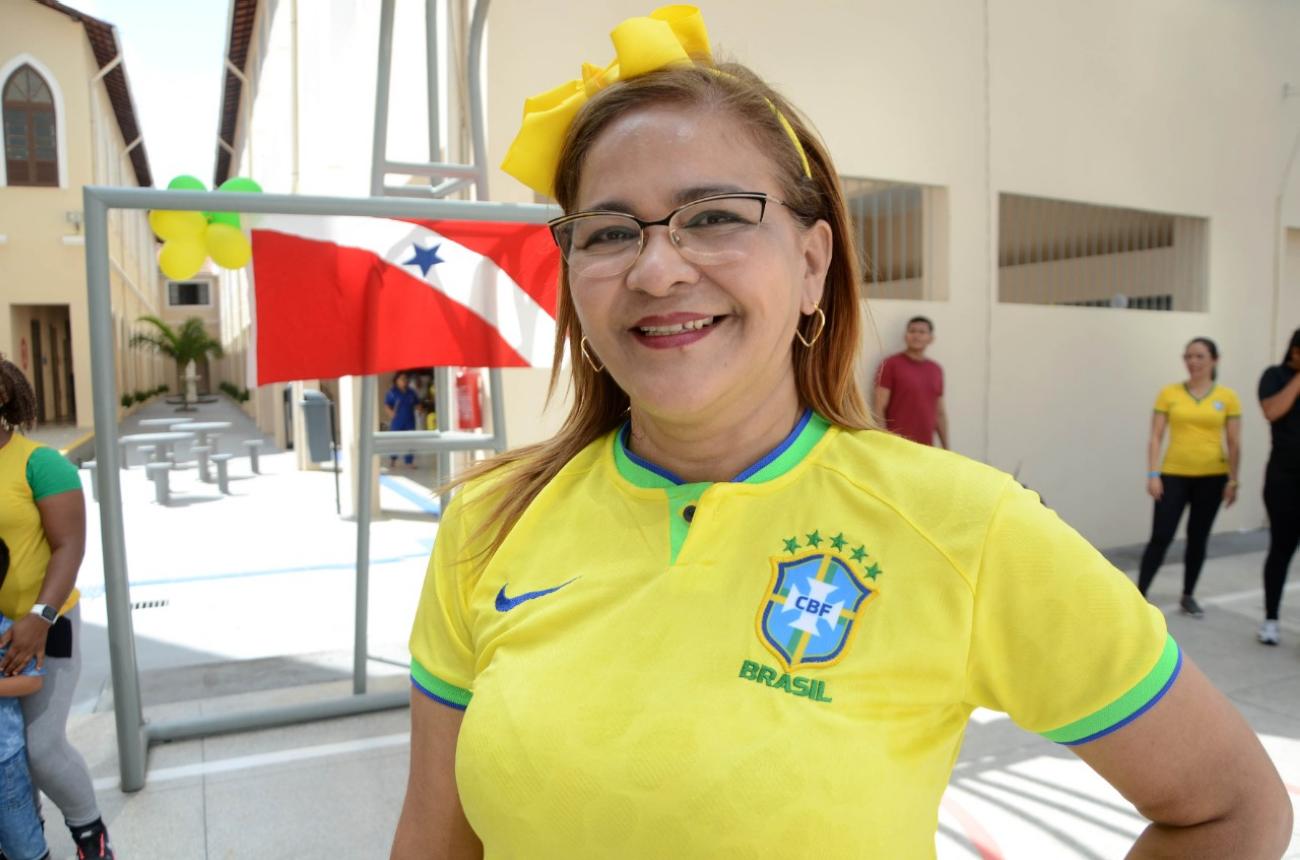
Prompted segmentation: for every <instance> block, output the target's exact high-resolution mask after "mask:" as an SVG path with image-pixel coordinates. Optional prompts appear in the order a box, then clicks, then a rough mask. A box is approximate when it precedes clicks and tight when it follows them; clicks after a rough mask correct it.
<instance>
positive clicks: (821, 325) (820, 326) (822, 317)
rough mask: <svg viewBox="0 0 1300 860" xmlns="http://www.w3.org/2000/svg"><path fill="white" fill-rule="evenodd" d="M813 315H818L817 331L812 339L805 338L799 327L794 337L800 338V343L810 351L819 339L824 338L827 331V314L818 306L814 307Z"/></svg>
mask: <svg viewBox="0 0 1300 860" xmlns="http://www.w3.org/2000/svg"><path fill="white" fill-rule="evenodd" d="M813 313H815V314H817V330H816V331H815V332H813V336H812V337H811V338H806V337H804V336H803V332H801V331H799V329H798V328H797V327H796V328H795V330H794V336H795V337H797V338H799V342H800V343H801V344H803V345H804V346H806V347H808V348H809V349H811V348H812V345H813V344H814V343H816V342H817V338H819V337H821V336H822V332H823V331H825V330H826V314H825V313H824V312H823V311H822V309H821V308H819V307H817V306H816V305H813Z"/></svg>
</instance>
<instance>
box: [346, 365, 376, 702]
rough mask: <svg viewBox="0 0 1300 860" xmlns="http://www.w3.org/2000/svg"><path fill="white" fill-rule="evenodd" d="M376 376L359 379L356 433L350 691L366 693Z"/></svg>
mask: <svg viewBox="0 0 1300 860" xmlns="http://www.w3.org/2000/svg"><path fill="white" fill-rule="evenodd" d="M377 396H378V393H377V391H376V386H375V377H373V376H366V377H363V378H362V380H361V417H360V418H359V421H360V423H361V426H360V428H359V430H358V433H357V440H358V444H357V448H358V454H357V460H358V462H357V465H356V472H357V480H358V481H359V482H360V485H359V486H358V487H357V596H356V610H357V612H356V622H355V625H354V627H353V630H354V631H355V634H354V637H353V642H352V646H353V651H352V692H353V693H355V694H356V695H358V696H359V695H361V694H362V693H364V692H365V691H366V652H367V651H369V650H370V649H369V647H368V644H367V629H366V628H367V626H368V625H367V622H368V621H369V615H368V613H369V610H370V506H371V505H372V504H373V503H374V494H373V493H372V492H371V486H370V485H371V479H372V478H373V477H374V472H373V470H374V467H375V398H376V397H377Z"/></svg>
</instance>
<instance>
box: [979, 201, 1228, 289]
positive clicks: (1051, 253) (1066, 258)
mask: <svg viewBox="0 0 1300 860" xmlns="http://www.w3.org/2000/svg"><path fill="white" fill-rule="evenodd" d="M1207 234H1208V222H1207V221H1206V219H1204V218H1190V217H1187V216H1183V215H1171V214H1166V213H1161V212H1146V211H1142V210H1138V209H1123V208H1120V207H1116V206H1098V205H1094V204H1088V203H1072V202H1068V201H1064V200H1049V199H1046V198H1041V197H1026V196H1023V195H1019V194H1002V195H1000V196H999V199H998V300H999V301H1002V302H1011V303H1019V304H1036V305H1070V306H1074V307H1094V308H1121V309H1128V310H1151V311H1204V310H1206V309H1207V307H1206V306H1207V300H1206V295H1207V261H1206V245H1207Z"/></svg>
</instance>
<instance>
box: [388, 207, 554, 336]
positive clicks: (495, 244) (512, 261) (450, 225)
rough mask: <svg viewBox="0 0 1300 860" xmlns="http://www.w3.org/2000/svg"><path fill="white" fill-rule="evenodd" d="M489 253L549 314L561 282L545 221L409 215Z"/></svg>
mask: <svg viewBox="0 0 1300 860" xmlns="http://www.w3.org/2000/svg"><path fill="white" fill-rule="evenodd" d="M408 220H410V222H411V223H412V224H419V225H420V226H421V227H426V228H428V229H430V230H432V231H434V232H435V233H439V234H441V235H443V236H446V237H447V238H448V239H450V240H451V241H453V242H456V243H458V244H460V245H464V246H465V247H466V248H469V249H470V250H471V251H474V252H476V253H479V254H482V255H483V256H484V257H489V258H490V259H491V260H492V261H493V262H495V263H496V264H497V265H498V266H500V267H501V270H502V271H503V272H505V273H506V274H507V275H509V276H510V277H511V278H512V279H513V280H514V282H515V283H516V284H518V285H519V287H520V289H522V290H523V291H524V292H526V293H528V295H530V296H532V299H533V301H535V302H537V304H539V305H541V307H542V308H543V309H544V310H545V311H546V312H547V313H548V314H550V315H551V316H552V317H554V316H555V304H556V297H557V292H558V290H559V283H560V249H559V248H557V247H555V240H554V239H552V238H551V231H550V228H548V227H547V226H546V225H544V224H541V225H539V224H506V223H503V222H500V221H449V220H447V221H420V220H414V219H408Z"/></svg>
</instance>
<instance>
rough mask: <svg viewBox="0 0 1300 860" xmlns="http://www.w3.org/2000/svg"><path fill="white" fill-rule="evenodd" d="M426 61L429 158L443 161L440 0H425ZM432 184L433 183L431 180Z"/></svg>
mask: <svg viewBox="0 0 1300 860" xmlns="http://www.w3.org/2000/svg"><path fill="white" fill-rule="evenodd" d="M424 63H425V66H426V67H427V71H428V76H427V80H428V84H427V86H428V88H429V92H428V94H427V95H428V98H427V101H428V104H429V160H430V161H433V162H438V161H442V152H441V150H442V130H441V121H442V119H441V117H440V116H439V115H438V107H439V104H438V95H439V93H440V86H439V81H438V72H439V71H440V70H439V62H438V0H424ZM430 184H431V185H432V184H433V183H432V182H430Z"/></svg>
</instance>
